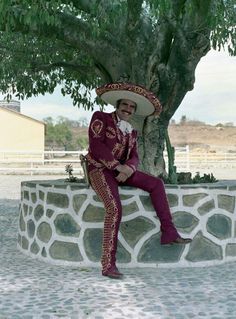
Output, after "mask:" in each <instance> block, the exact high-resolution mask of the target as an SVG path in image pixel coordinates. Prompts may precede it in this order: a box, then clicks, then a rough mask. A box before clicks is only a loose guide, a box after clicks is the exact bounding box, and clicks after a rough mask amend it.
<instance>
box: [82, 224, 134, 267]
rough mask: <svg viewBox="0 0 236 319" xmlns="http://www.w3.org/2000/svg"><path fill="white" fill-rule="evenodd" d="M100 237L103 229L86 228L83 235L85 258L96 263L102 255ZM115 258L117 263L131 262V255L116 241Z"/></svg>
mask: <svg viewBox="0 0 236 319" xmlns="http://www.w3.org/2000/svg"><path fill="white" fill-rule="evenodd" d="M102 237H103V229H101V228H88V229H86V231H85V233H84V248H85V252H86V255H87V257H88V258H89V259H90V260H91V261H93V262H98V261H100V259H101V255H102ZM116 258H117V261H118V262H123V263H127V262H130V261H131V255H130V253H129V252H128V251H126V249H125V248H124V247H123V245H122V244H121V243H120V242H119V241H118V245H117V254H116Z"/></svg>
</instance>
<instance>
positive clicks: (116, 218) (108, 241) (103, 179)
mask: <svg viewBox="0 0 236 319" xmlns="http://www.w3.org/2000/svg"><path fill="white" fill-rule="evenodd" d="M89 176H90V180H91V185H92V187H93V189H94V190H95V192H96V193H97V194H98V196H99V197H100V199H101V200H102V201H103V203H104V207H105V217H104V230H103V246H102V258H101V263H102V270H103V271H106V270H108V269H109V268H110V267H112V266H114V265H115V262H116V257H115V255H116V250H117V237H118V231H119V225H120V221H121V214H122V209H121V203H120V198H119V193H118V183H117V181H116V180H115V177H114V176H113V173H111V172H109V171H108V170H101V169H94V170H92V171H91V172H90V173H89Z"/></svg>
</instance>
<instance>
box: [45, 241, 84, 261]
mask: <svg viewBox="0 0 236 319" xmlns="http://www.w3.org/2000/svg"><path fill="white" fill-rule="evenodd" d="M49 254H50V256H51V257H52V258H53V259H60V260H67V261H82V260H83V258H82V256H81V253H80V250H79V247H78V245H77V244H75V243H68V242H64V241H58V240H56V241H54V242H53V244H52V245H51V247H50V248H49Z"/></svg>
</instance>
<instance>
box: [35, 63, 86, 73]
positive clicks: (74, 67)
mask: <svg viewBox="0 0 236 319" xmlns="http://www.w3.org/2000/svg"><path fill="white" fill-rule="evenodd" d="M60 67H62V68H64V69H65V68H66V69H71V70H72V71H78V72H79V73H80V74H81V73H82V74H85V75H87V74H88V73H89V72H91V68H90V67H88V66H84V65H79V64H77V63H76V62H74V61H71V62H64V61H58V62H53V63H49V64H37V63H35V62H32V63H31V68H32V69H33V70H35V71H50V70H52V69H55V68H60Z"/></svg>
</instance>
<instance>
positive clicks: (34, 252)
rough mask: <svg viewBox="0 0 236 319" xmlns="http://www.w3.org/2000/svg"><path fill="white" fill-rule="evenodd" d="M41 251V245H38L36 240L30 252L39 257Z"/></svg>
mask: <svg viewBox="0 0 236 319" xmlns="http://www.w3.org/2000/svg"><path fill="white" fill-rule="evenodd" d="M39 250H40V248H39V245H38V244H37V242H36V240H34V242H33V243H32V244H31V246H30V251H31V253H33V254H35V255H37V253H38V252H39Z"/></svg>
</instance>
